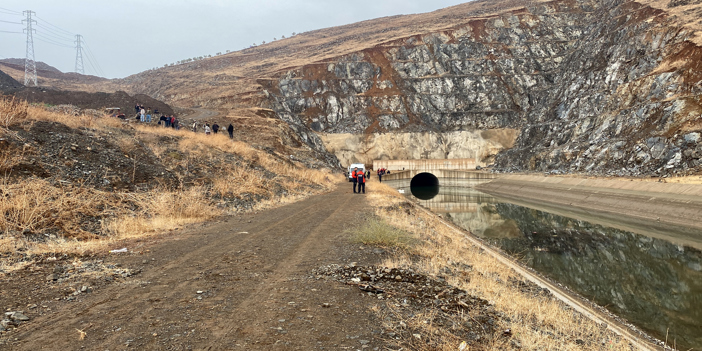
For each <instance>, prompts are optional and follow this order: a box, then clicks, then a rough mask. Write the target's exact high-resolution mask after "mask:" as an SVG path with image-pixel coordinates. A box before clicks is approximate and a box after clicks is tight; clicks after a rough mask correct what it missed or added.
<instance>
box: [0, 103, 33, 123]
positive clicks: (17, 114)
mask: <svg viewBox="0 0 702 351" xmlns="http://www.w3.org/2000/svg"><path fill="white" fill-rule="evenodd" d="M28 108H29V104H27V102H26V101H23V100H16V99H15V98H14V97H7V96H0V125H2V126H3V127H5V128H8V127H9V126H10V125H12V124H14V123H18V122H21V121H24V120H26V119H27V117H28V112H27V110H28Z"/></svg>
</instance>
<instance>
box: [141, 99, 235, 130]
mask: <svg viewBox="0 0 702 351" xmlns="http://www.w3.org/2000/svg"><path fill="white" fill-rule="evenodd" d="M134 111H135V112H136V120H137V121H140V122H144V123H151V116H152V114H151V113H152V112H151V107H146V108H145V107H144V106H143V105H141V104H136V105H134ZM153 115H154V116H156V115H158V109H155V110H153ZM158 124H159V125H161V126H163V127H165V128H173V129H180V121H178V119H177V118H176V117H175V116H174V115H162V116H161V117H160V118H159V121H158ZM199 127H200V124H199V123H198V122H197V121H195V122H194V123H193V127H192V128H193V132H195V133H197V131H198V128H199ZM202 129H203V131H204V132H205V134H207V135H210V134H217V132H219V130H220V129H221V127H220V126H219V124H217V122H215V123H213V124H212V126H210V124H209V123H205V124H204V125H203V126H202ZM227 132H228V133H229V138H230V139H234V125H233V124H231V123H229V127H227Z"/></svg>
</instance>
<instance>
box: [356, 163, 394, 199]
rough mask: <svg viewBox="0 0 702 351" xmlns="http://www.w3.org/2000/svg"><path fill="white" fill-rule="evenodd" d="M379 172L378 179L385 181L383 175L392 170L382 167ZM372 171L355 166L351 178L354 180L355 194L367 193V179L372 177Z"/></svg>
mask: <svg viewBox="0 0 702 351" xmlns="http://www.w3.org/2000/svg"><path fill="white" fill-rule="evenodd" d="M377 174H378V181H380V182H381V183H382V181H383V176H384V175H386V174H390V170H388V169H385V168H380V169H378V171H377ZM370 175H371V172H370V170H367V171H365V172H364V171H363V170H362V169H358V167H354V169H353V171H352V172H351V179H352V180H353V193H354V194H365V193H366V180H367V179H368V178H370ZM356 188H358V190H356Z"/></svg>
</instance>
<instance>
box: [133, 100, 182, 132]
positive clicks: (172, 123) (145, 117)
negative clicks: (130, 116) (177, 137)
mask: <svg viewBox="0 0 702 351" xmlns="http://www.w3.org/2000/svg"><path fill="white" fill-rule="evenodd" d="M134 111H135V112H136V120H137V121H139V122H143V123H151V117H152V116H158V115H159V111H158V109H154V110H153V112H152V111H151V107H144V106H143V105H141V104H136V105H134ZM158 125H160V126H163V127H165V128H173V129H180V123H179V122H178V119H177V118H176V117H175V116H174V115H161V117H160V118H159V119H158Z"/></svg>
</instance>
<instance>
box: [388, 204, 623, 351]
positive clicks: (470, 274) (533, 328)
mask: <svg viewBox="0 0 702 351" xmlns="http://www.w3.org/2000/svg"><path fill="white" fill-rule="evenodd" d="M379 198H380V200H381V201H380V203H393V202H396V201H397V198H396V196H394V194H393V195H391V196H388V197H386V198H383V196H380V195H379ZM376 215H377V216H379V217H380V218H382V219H383V220H384V221H385V222H386V223H388V224H389V225H390V226H393V227H395V228H399V229H401V230H403V231H406V232H408V233H411V234H412V235H414V236H415V237H417V238H418V239H419V240H420V241H421V244H418V245H415V246H414V248H413V250H412V251H413V252H412V254H411V255H409V254H406V253H400V254H398V255H395V256H393V257H391V258H389V259H388V260H386V262H384V265H385V266H387V267H390V268H411V269H414V270H415V271H418V272H422V273H424V274H427V275H431V276H444V277H446V279H447V281H448V282H449V283H450V284H452V285H453V286H456V287H458V288H460V289H464V290H466V291H467V292H468V293H470V294H471V295H473V296H477V297H480V298H483V299H486V300H488V301H490V303H491V304H493V305H494V307H495V309H496V310H497V311H499V312H501V313H502V314H503V315H504V316H505V318H503V319H502V320H501V321H500V322H499V323H500V329H501V330H506V329H510V330H511V333H512V336H511V338H509V341H510V342H511V340H516V341H517V345H520V348H521V349H523V350H579V349H583V347H585V348H586V349H588V350H632V349H633V346H632V345H631V344H630V343H629V342H627V341H626V340H625V339H623V338H620V337H618V336H617V335H615V334H614V333H612V332H610V331H608V330H607V329H606V328H603V327H602V326H601V325H599V324H597V323H595V322H593V321H591V320H590V319H588V318H587V317H585V316H583V315H582V314H580V313H577V312H575V311H574V310H572V309H571V308H569V307H568V306H567V305H565V304H564V303H562V302H560V301H559V300H557V299H555V298H553V297H550V296H544V295H538V294H532V293H529V292H524V291H522V290H520V289H519V288H518V287H515V286H514V285H511V284H510V283H509V282H514V281H522V280H523V278H522V277H521V276H520V275H519V274H517V273H516V272H514V271H513V270H512V269H510V268H508V267H506V266H505V265H504V264H502V263H500V262H499V261H497V259H495V258H494V257H492V256H490V255H489V254H487V253H486V252H485V251H483V250H481V249H480V248H479V247H476V246H474V245H473V244H471V243H470V242H469V241H468V240H467V239H466V238H465V236H464V235H463V234H462V233H459V232H457V231H456V230H454V229H452V228H449V227H447V226H446V225H444V224H443V223H441V222H440V221H439V220H438V219H437V217H436V216H434V215H431V214H426V213H424V212H423V211H418V210H416V209H414V210H412V211H411V212H410V213H408V211H405V210H404V209H399V208H398V207H397V206H393V207H384V206H377V205H376ZM455 267H471V269H470V270H463V271H456V270H455ZM449 271H453V272H455V273H451V274H447V273H446V272H449ZM427 313H430V311H427ZM418 318H419V319H418V321H420V322H416V321H405V323H413V325H414V327H416V328H422V329H423V330H425V331H426V333H428V334H427V335H435V336H437V337H438V336H441V335H443V336H441V337H442V340H440V341H437V342H436V343H435V344H439V345H442V346H441V347H439V348H438V349H439V350H456V349H457V347H458V345H459V342H460V341H461V340H460V339H457V338H456V337H455V336H454V335H453V334H450V330H443V331H441V332H440V333H438V334H437V332H436V331H434V330H432V329H431V325H427V324H426V323H424V322H422V321H425V320H427V319H426V318H422V317H421V316H419V317H418ZM415 322H416V323H415ZM446 333H448V334H446ZM444 334H445V335H444ZM583 344H584V345H585V346H583ZM514 345H515V344H514V343H507V342H506V341H505V338H503V337H500V336H495V337H494V338H493V339H492V340H490V341H489V342H488V345H487V349H490V350H504V349H514V348H516V347H514ZM418 349H420V350H421V349H422V348H418ZM433 349H437V348H433ZM480 349H483V348H482V347H481V348H480Z"/></svg>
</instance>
